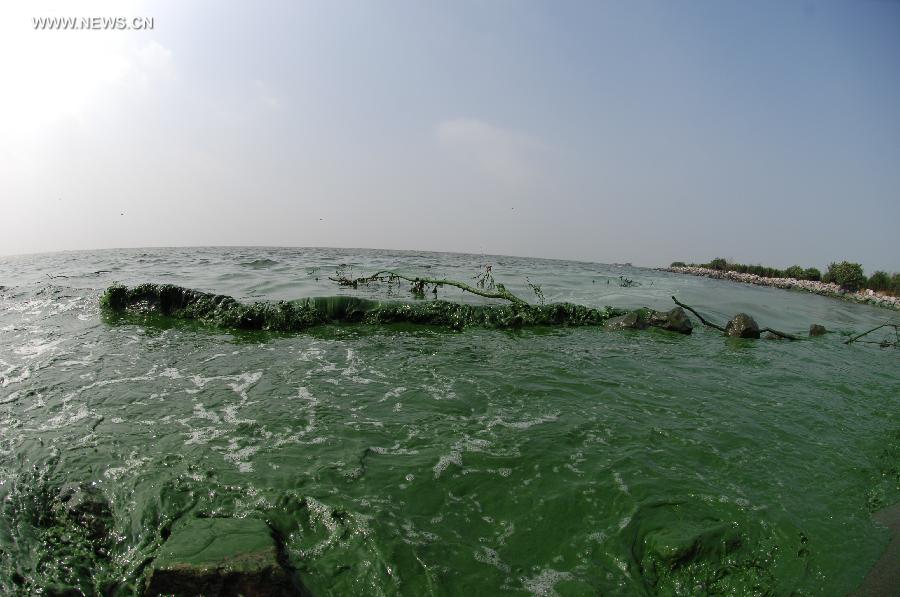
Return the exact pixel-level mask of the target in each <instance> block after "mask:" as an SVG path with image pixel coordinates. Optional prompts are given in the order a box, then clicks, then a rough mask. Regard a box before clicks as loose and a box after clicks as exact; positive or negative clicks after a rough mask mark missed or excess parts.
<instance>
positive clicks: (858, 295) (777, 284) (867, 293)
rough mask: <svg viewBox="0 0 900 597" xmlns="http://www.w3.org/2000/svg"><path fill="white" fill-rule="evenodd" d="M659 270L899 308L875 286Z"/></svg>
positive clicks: (897, 299)
mask: <svg viewBox="0 0 900 597" xmlns="http://www.w3.org/2000/svg"><path fill="white" fill-rule="evenodd" d="M658 271H662V272H670V273H674V274H688V275H691V276H701V277H705V278H713V279H716V280H731V281H732V282H742V283H744V284H756V285H757V286H771V287H774V288H781V289H784V290H802V291H805V292H812V293H813V294H820V295H822V296H829V297H832V298H837V299H842V300H845V301H851V302H854V303H862V304H867V305H876V306H878V307H884V308H887V309H893V310H895V311H900V297H896V296H888V295H885V294H880V293H877V292H875V291H873V290H860V291H859V292H850V291H847V290H843V289H842V288H841V287H840V286H838V285H837V284H832V283H826V282H817V281H813V280H798V279H796V278H766V277H764V276H757V275H756V274H744V273H741V272H731V271H723V270H716V269H710V268H706V267H689V266H685V267H661V268H658Z"/></svg>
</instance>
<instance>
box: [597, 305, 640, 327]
mask: <svg viewBox="0 0 900 597" xmlns="http://www.w3.org/2000/svg"><path fill="white" fill-rule="evenodd" d="M604 327H606V329H608V330H644V329H647V328H648V327H650V317H649V314H648V313H647V312H646V311H644V310H641V309H638V310H637V311H631V312H630V313H626V314H625V315H620V316H618V317H613V318H610V319H609V320H607V322H606V324H605V326H604Z"/></svg>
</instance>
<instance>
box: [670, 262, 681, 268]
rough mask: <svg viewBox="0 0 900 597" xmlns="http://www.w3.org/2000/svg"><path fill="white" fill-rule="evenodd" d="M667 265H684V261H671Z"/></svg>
mask: <svg viewBox="0 0 900 597" xmlns="http://www.w3.org/2000/svg"><path fill="white" fill-rule="evenodd" d="M669 267H684V261H673V262H672V265H670V266H669Z"/></svg>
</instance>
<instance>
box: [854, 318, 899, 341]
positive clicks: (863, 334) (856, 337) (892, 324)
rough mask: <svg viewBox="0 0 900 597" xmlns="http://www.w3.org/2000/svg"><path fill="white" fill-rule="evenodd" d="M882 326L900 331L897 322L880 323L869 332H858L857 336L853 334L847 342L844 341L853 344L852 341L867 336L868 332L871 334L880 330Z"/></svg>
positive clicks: (895, 331)
mask: <svg viewBox="0 0 900 597" xmlns="http://www.w3.org/2000/svg"><path fill="white" fill-rule="evenodd" d="M881 328H894V333H895V334H897V333H900V325H898V324H896V323H882V324H881V325H879V326H877V327H874V328H872V329H871V330H869V331H867V332H863V333H862V334H857V335H856V336H851V337H850V339H849V340H847V341H846V342H844V344H851V343H853V342H856V341H857V340H859V339H860V338H862V337H863V336H867V335H868V334H871V333H872V332H875V331H878V330H880V329H881Z"/></svg>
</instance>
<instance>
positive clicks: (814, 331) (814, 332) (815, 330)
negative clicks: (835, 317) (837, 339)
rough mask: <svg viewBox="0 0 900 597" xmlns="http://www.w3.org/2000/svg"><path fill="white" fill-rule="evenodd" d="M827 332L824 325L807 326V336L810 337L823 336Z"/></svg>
mask: <svg viewBox="0 0 900 597" xmlns="http://www.w3.org/2000/svg"><path fill="white" fill-rule="evenodd" d="M827 332H828V330H826V329H825V326H824V325H819V324H818V323H814V324H812V325H811V326H809V335H810V336H811V337H812V336H824V335H825V334H826V333H827Z"/></svg>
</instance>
